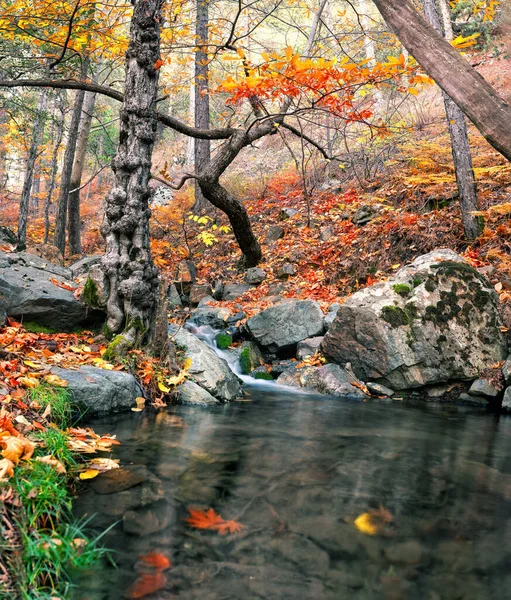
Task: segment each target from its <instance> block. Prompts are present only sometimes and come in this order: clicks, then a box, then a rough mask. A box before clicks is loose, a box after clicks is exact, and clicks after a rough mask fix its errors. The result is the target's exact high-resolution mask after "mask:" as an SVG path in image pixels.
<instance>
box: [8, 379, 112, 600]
mask: <svg viewBox="0 0 511 600" xmlns="http://www.w3.org/2000/svg"><path fill="white" fill-rule="evenodd" d="M30 398H31V400H35V401H37V402H38V403H39V404H40V406H41V407H46V406H48V405H50V406H51V420H52V421H53V422H54V423H58V426H59V427H62V428H66V427H69V425H70V422H71V417H72V406H71V403H70V400H69V392H68V391H67V389H66V388H60V387H51V386H48V385H41V386H38V387H37V388H33V389H32V390H30ZM33 438H34V440H35V441H37V447H36V450H35V453H34V457H33V458H32V460H29V461H26V462H24V463H21V464H20V465H18V467H17V468H16V469H15V472H14V477H12V478H11V479H10V481H9V484H10V485H11V486H12V488H13V490H14V492H15V495H16V497H17V499H18V507H17V509H16V513H15V517H14V518H15V520H16V525H17V529H18V531H19V533H20V537H21V547H20V548H19V549H18V550H16V551H15V552H11V557H10V560H9V566H10V568H11V570H12V573H13V576H14V579H15V582H16V585H17V588H18V596H16V595H14V596H13V595H12V594H9V595H7V596H5V600H7V599H9V600H11V599H14V598H17V597H20V598H22V599H23V600H39V599H40V600H43V599H44V600H50V599H51V598H59V599H67V598H70V597H71V590H72V584H71V575H72V573H73V572H74V571H75V570H76V569H81V568H86V567H90V566H92V565H94V564H95V563H96V562H98V561H99V560H101V559H102V558H103V557H105V556H108V551H107V550H106V549H104V548H103V547H101V546H100V544H99V541H100V538H101V537H102V536H99V537H98V538H96V539H91V538H90V537H89V535H88V534H87V531H86V525H87V523H86V522H84V521H78V522H77V521H75V520H74V519H73V514H72V504H73V489H72V485H71V483H72V482H71V477H72V476H73V472H75V471H76V468H77V466H78V463H77V455H76V454H75V453H74V452H72V451H71V450H70V449H69V448H68V445H67V441H68V438H67V435H66V433H65V432H64V431H61V430H60V429H59V428H58V427H56V426H52V427H48V428H47V429H46V430H45V431H41V432H37V433H36V434H35V435H34V436H33ZM47 455H51V457H52V458H55V459H57V460H58V461H59V462H60V463H61V464H62V466H63V467H64V468H65V471H66V472H65V473H59V472H57V470H56V468H55V467H54V466H53V465H51V464H47V463H44V462H40V461H38V460H37V458H38V457H43V456H47ZM102 535H104V533H103V534H102ZM3 598H4V596H3V595H2V592H1V590H0V600H3Z"/></svg>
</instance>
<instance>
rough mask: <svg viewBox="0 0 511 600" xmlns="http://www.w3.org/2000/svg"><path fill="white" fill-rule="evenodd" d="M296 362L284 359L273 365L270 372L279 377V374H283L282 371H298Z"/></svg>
mask: <svg viewBox="0 0 511 600" xmlns="http://www.w3.org/2000/svg"><path fill="white" fill-rule="evenodd" d="M296 364H297V363H296V361H293V360H282V361H280V362H278V363H275V364H273V365H272V366H271V370H270V374H271V375H272V377H274V378H275V379H277V378H278V377H279V375H282V373H285V372H286V371H288V372H289V371H291V372H293V371H296Z"/></svg>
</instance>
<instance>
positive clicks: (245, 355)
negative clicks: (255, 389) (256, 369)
mask: <svg viewBox="0 0 511 600" xmlns="http://www.w3.org/2000/svg"><path fill="white" fill-rule="evenodd" d="M240 365H241V371H242V373H244V374H245V375H248V374H249V373H250V371H251V370H252V364H251V361H250V349H249V348H243V350H242V351H241V354H240Z"/></svg>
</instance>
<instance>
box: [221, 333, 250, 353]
mask: <svg viewBox="0 0 511 600" xmlns="http://www.w3.org/2000/svg"><path fill="white" fill-rule="evenodd" d="M215 341H216V345H217V346H218V348H219V349H220V350H226V349H227V348H229V346H230V345H231V344H232V337H231V336H230V335H227V334H226V333H219V334H218V335H217V336H216V338H215ZM247 350H248V348H247Z"/></svg>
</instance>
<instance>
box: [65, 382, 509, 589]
mask: <svg viewBox="0 0 511 600" xmlns="http://www.w3.org/2000/svg"><path fill="white" fill-rule="evenodd" d="M90 425H92V426H93V427H94V428H95V430H96V431H97V432H99V433H103V432H104V433H107V432H108V433H115V434H116V435H117V436H118V439H119V440H120V441H121V442H122V444H121V445H120V446H117V447H116V448H115V451H114V453H113V455H112V457H113V458H119V459H120V460H121V464H122V465H123V467H127V468H128V471H127V472H128V474H127V476H125V477H123V478H117V479H115V480H111V481H108V480H107V481H105V478H104V477H103V476H99V477H98V478H96V479H94V480H91V481H90V482H89V483H87V484H86V486H85V489H84V490H83V491H82V493H81V495H80V497H79V499H78V500H77V503H76V514H77V515H78V516H86V517H88V518H91V521H90V526H91V527H94V528H96V529H97V531H98V532H100V531H104V530H105V528H107V527H108V526H110V525H112V524H113V523H117V524H116V525H114V526H113V528H112V529H110V531H109V532H108V533H107V534H106V535H105V536H104V538H103V540H104V542H105V544H106V545H107V546H108V547H110V548H112V549H113V556H114V560H115V562H116V564H117V566H116V567H115V568H114V567H113V566H112V565H111V564H108V563H105V564H104V565H103V566H102V568H101V569H100V570H98V569H97V568H96V569H95V570H94V571H93V572H82V573H79V574H77V576H76V578H75V581H74V583H75V585H76V592H75V595H74V597H75V598H76V599H78V600H117V599H120V598H123V597H125V596H126V595H127V594H129V589H130V586H132V584H133V582H134V581H136V580H137V579H138V580H140V577H141V573H142V572H143V569H144V568H143V566H142V563H141V561H140V557H143V556H145V555H147V554H148V553H151V552H158V553H162V554H164V555H165V556H167V557H168V558H169V559H170V562H171V565H172V566H171V568H170V569H169V570H168V571H166V572H165V575H164V576H162V575H160V576H158V577H159V579H158V581H159V585H160V586H161V589H160V590H159V591H158V592H156V593H155V594H154V595H151V596H148V598H154V599H161V600H163V599H175V598H180V599H186V600H195V599H197V600H199V599H200V600H228V599H232V600H251V599H265V600H266V599H268V600H270V599H271V600H287V599H289V600H291V599H293V600H296V599H311V600H312V599H314V600H323V599H325V600H327V599H332V600H333V599H335V600H339V599H350V600H351V599H354V600H359V599H360V600H362V599H380V598H382V599H389V600H394V599H395V600H398V599H410V600H412V599H413V600H415V599H417V600H443V599H445V600H456V599H459V600H476V599H477V600H483V599H485V600H500V599H502V600H504V599H506V600H507V598H509V593H510V592H509V590H510V589H511V418H509V417H507V418H506V417H500V418H499V417H497V416H495V415H489V414H486V413H484V412H479V411H477V410H474V409H467V408H461V407H449V408H445V407H433V406H429V405H422V406H409V405H403V404H401V403H398V402H378V401H369V402H366V403H354V402H348V401H345V400H342V399H338V398H325V397H323V396H322V397H318V396H313V395H306V394H300V393H296V391H295V392H290V391H289V390H286V389H279V388H278V387H277V386H271V385H270V386H266V387H264V386H257V387H253V386H247V387H246V396H245V397H244V398H242V399H241V401H239V402H234V403H231V404H227V405H223V406H219V407H216V408H208V409H204V408H197V407H171V408H170V409H169V410H168V411H166V412H160V413H158V414H154V413H151V412H149V411H144V412H142V413H130V414H124V415H116V416H111V417H105V418H100V419H95V420H94V421H93V422H90ZM190 507H196V508H201V509H207V508H210V507H212V508H214V509H215V511H216V512H217V513H218V514H220V515H221V516H222V517H223V518H224V519H236V520H237V521H239V522H240V523H242V524H243V525H244V528H243V529H242V531H241V532H239V533H237V534H235V535H228V536H225V537H223V536H220V535H218V534H217V533H216V532H212V531H207V530H199V529H192V528H190V527H189V526H188V525H187V523H186V522H185V519H186V517H187V516H188V508H190ZM382 507H383V508H384V509H385V511H382V510H381V508H382ZM368 511H375V513H376V515H377V516H376V517H375V518H373V521H372V523H373V524H375V523H376V524H377V525H378V533H377V534H376V535H368V534H367V533H364V532H362V531H359V529H358V528H357V526H356V525H355V524H354V521H355V519H357V517H358V516H359V515H361V514H363V513H367V512H368ZM389 513H390V515H391V517H390V516H389ZM373 514H374V512H373ZM93 515H94V516H93ZM378 515H380V518H379V517H378ZM163 577H165V579H163ZM128 597H129V596H128ZM131 597H140V596H137V595H136V594H133V593H132V595H131Z"/></svg>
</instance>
